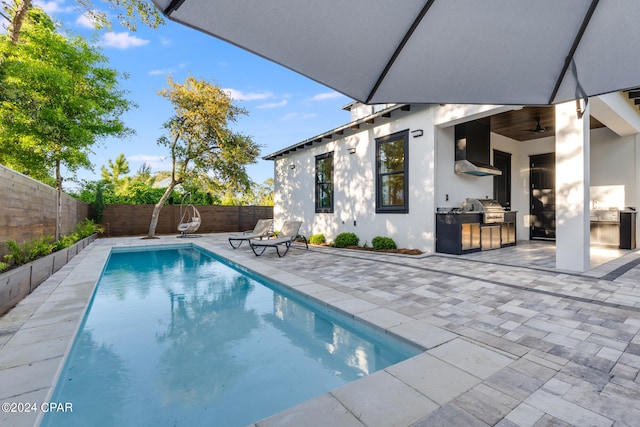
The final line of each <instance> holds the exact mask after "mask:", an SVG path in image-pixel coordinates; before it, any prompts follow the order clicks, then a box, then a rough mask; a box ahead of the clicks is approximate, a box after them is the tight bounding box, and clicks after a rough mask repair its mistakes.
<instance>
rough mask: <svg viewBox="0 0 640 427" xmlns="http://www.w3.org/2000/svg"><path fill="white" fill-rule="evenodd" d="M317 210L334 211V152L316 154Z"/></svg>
mask: <svg viewBox="0 0 640 427" xmlns="http://www.w3.org/2000/svg"><path fill="white" fill-rule="evenodd" d="M316 212H317V213H319V212H326V213H333V152H331V153H325V154H321V155H320V156H316Z"/></svg>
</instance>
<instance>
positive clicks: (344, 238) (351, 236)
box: [333, 233, 360, 248]
mask: <svg viewBox="0 0 640 427" xmlns="http://www.w3.org/2000/svg"><path fill="white" fill-rule="evenodd" d="M358 242H360V239H359V238H358V236H356V235H355V233H340V234H338V235H337V236H336V239H335V240H334V241H333V246H335V247H336V248H346V247H347V246H358Z"/></svg>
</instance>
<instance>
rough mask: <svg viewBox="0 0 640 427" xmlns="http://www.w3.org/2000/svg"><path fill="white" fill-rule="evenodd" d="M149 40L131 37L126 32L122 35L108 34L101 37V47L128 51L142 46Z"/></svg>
mask: <svg viewBox="0 0 640 427" xmlns="http://www.w3.org/2000/svg"><path fill="white" fill-rule="evenodd" d="M147 43H149V40H145V39H141V38H139V37H136V36H133V35H131V33H129V32H128V31H125V32H122V33H114V32H108V33H105V34H104V35H103V36H102V45H103V46H106V47H113V48H116V49H122V50H124V49H129V48H130V47H139V46H144V45H146V44H147Z"/></svg>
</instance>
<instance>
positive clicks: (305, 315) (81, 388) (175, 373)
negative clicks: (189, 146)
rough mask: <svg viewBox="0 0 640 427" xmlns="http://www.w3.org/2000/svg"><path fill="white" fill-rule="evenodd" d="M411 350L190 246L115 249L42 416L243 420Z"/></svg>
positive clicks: (78, 421)
mask: <svg viewBox="0 0 640 427" xmlns="http://www.w3.org/2000/svg"><path fill="white" fill-rule="evenodd" d="M416 353H417V351H415V352H413V353H411V354H406V353H405V354H401V352H399V351H396V350H395V349H394V348H390V347H388V346H387V347H385V346H382V345H380V344H377V343H375V342H372V341H369V340H366V339H364V338H362V337H360V336H359V334H356V333H355V332H354V329H353V327H352V325H349V324H345V323H337V322H335V321H334V320H332V319H330V318H328V317H326V315H325V314H322V313H314V312H313V311H311V310H309V309H308V307H307V306H306V305H305V304H303V303H301V302H299V301H298V300H296V299H295V298H291V297H290V296H287V295H283V294H280V293H278V292H274V291H273V289H271V288H270V287H267V286H263V285H262V284H260V283H258V282H256V281H254V280H252V279H251V278H250V277H248V276H246V275H243V274H242V273H239V272H237V271H235V270H233V269H231V268H229V267H227V266H226V265H224V264H223V263H220V262H218V261H216V260H215V259H213V258H211V257H210V256H208V255H207V254H205V253H203V252H200V251H198V250H195V249H171V250H151V251H139V252H136V251H134V252H126V253H113V254H112V255H111V257H110V259H109V262H108V266H107V270H106V271H105V273H104V275H103V277H102V279H101V281H100V284H99V287H98V289H97V291H96V295H95V298H94V301H93V303H92V306H91V310H90V314H89V315H88V317H87V319H86V320H85V323H84V325H83V327H82V330H81V331H80V335H79V338H78V339H77V342H76V343H75V344H74V348H73V350H72V354H71V355H70V357H69V360H68V361H67V363H66V365H65V368H64V371H63V374H62V376H61V378H60V381H59V383H58V386H57V388H56V391H55V394H54V397H53V398H52V401H57V402H72V403H73V409H74V411H73V413H72V414H55V415H52V414H48V415H47V416H46V417H45V422H44V424H43V425H52V426H53V425H56V426H61V425H64V426H68V425H92V426H114V425H117V426H124V425H167V426H174V425H187V426H192V425H222V426H235V425H239V426H244V425H247V424H250V423H252V422H255V421H257V420H258V419H261V418H264V417H266V416H269V415H271V414H274V413H276V412H279V411H281V410H283V409H286V408H288V407H290V406H293V405H295V404H297V403H300V402H302V401H304V400H306V399H309V398H312V397H314V396H318V395H320V394H322V393H324V392H327V391H329V390H331V389H333V388H336V387H338V386H340V385H342V384H345V383H346V382H349V381H352V380H354V379H357V378H359V377H361V376H364V375H367V374H369V373H371V372H374V371H376V370H378V369H382V368H384V367H386V366H388V365H390V364H393V363H396V362H398V361H400V360H403V359H404V358H406V357H408V356H410V355H413V354H416Z"/></svg>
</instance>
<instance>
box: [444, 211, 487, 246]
mask: <svg viewBox="0 0 640 427" xmlns="http://www.w3.org/2000/svg"><path fill="white" fill-rule="evenodd" d="M481 222H482V214H478V213H437V214H436V252H439V253H444V254H453V255H461V254H465V253H470V252H477V251H480V250H481V240H480V238H481V236H480V223H481Z"/></svg>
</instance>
